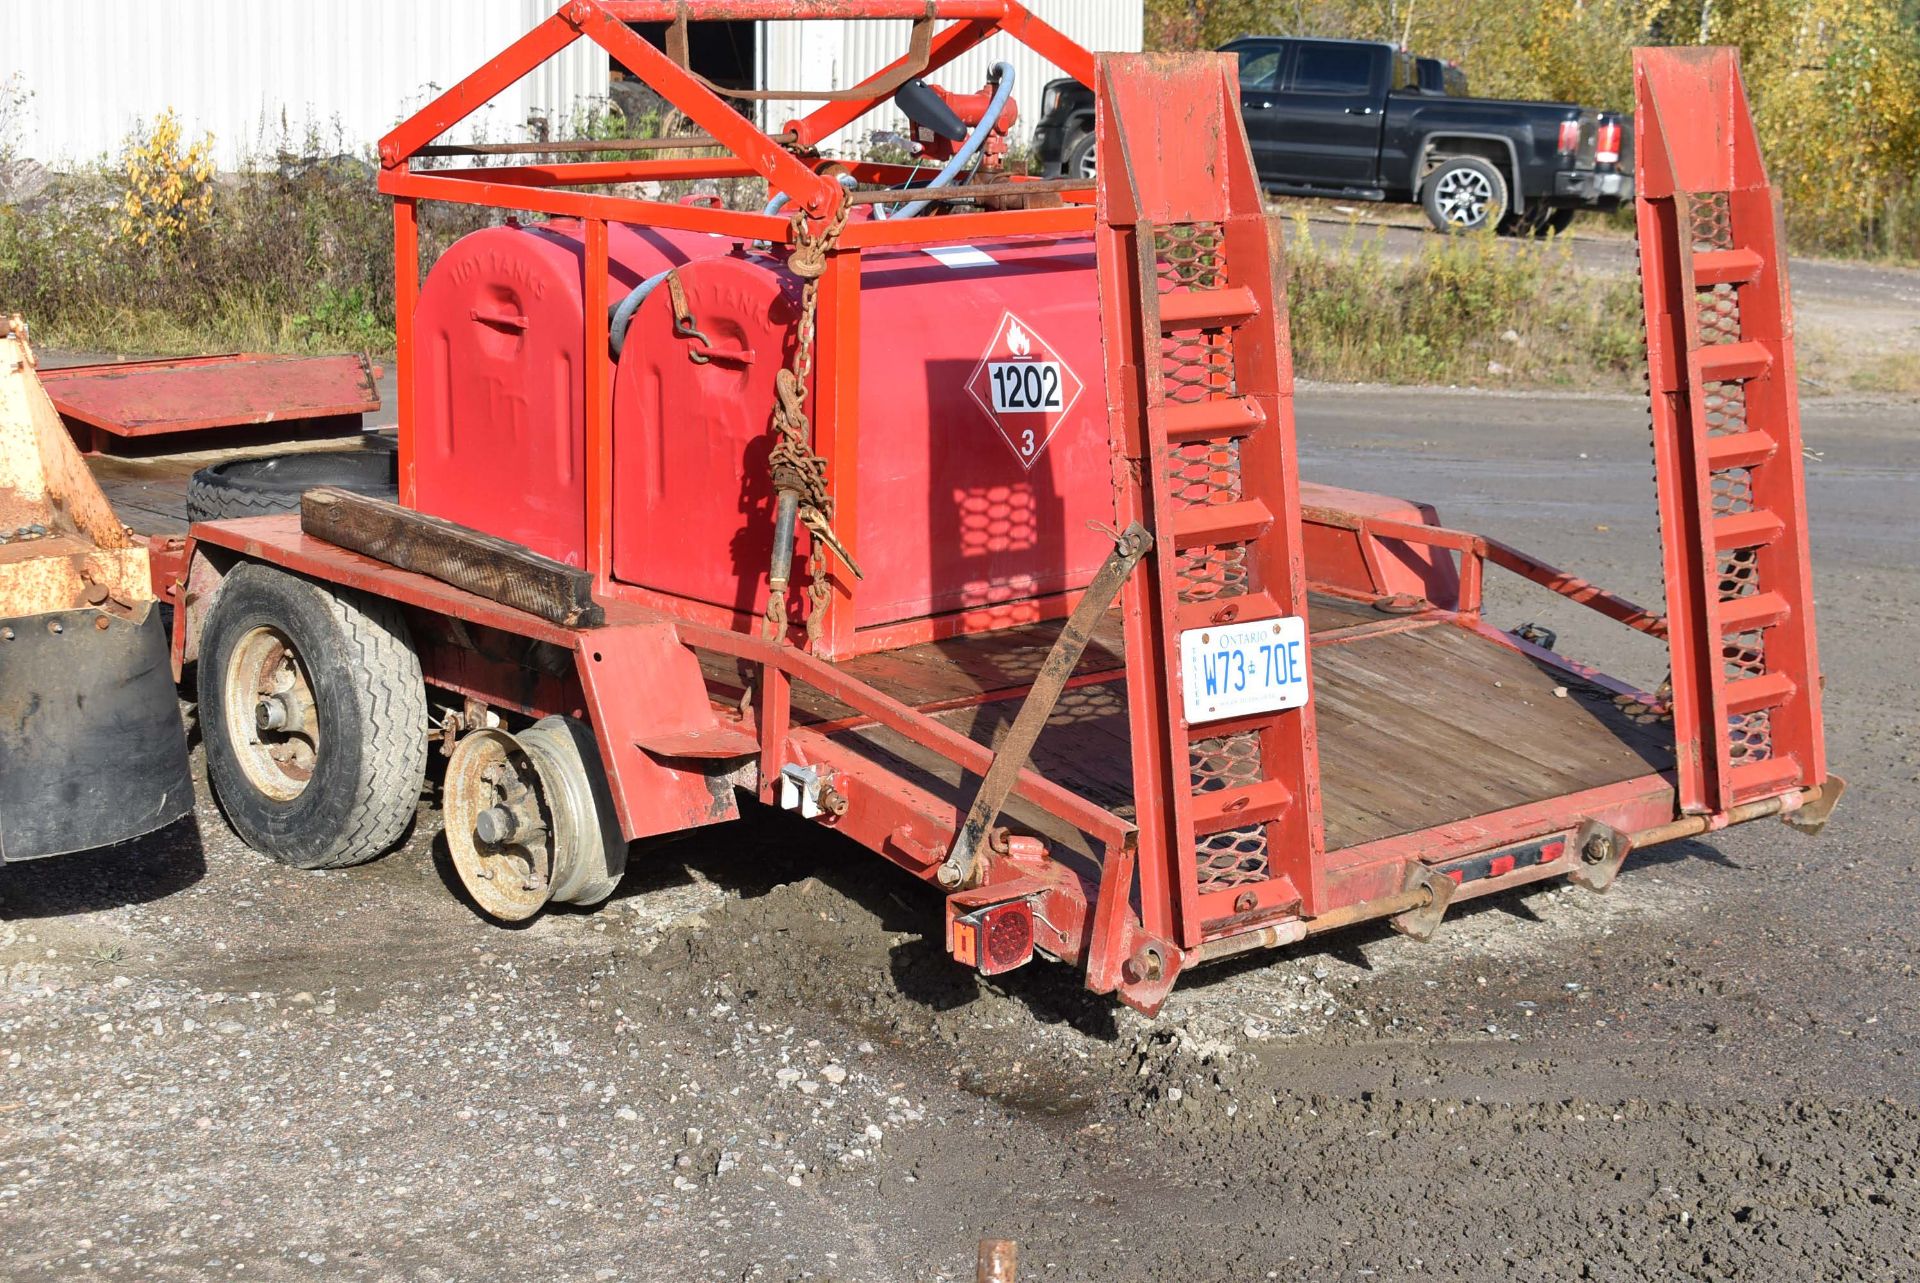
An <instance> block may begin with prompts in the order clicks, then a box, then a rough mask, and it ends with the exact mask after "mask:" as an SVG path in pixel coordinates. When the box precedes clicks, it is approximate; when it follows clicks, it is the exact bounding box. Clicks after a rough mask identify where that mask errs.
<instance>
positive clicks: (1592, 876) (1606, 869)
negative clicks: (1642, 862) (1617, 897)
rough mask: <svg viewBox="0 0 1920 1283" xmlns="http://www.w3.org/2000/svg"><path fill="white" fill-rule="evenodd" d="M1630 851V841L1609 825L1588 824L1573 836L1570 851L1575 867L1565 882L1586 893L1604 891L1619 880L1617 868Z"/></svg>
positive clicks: (1631, 848)
mask: <svg viewBox="0 0 1920 1283" xmlns="http://www.w3.org/2000/svg"><path fill="white" fill-rule="evenodd" d="M1631 850H1633V839H1632V838H1630V837H1628V836H1627V835H1626V834H1625V833H1622V832H1621V831H1620V830H1618V829H1616V828H1614V827H1613V826H1612V825H1609V824H1602V823H1601V822H1600V821H1598V820H1588V821H1587V822H1586V823H1585V824H1582V825H1581V826H1580V831H1579V832H1578V833H1576V834H1574V835H1573V851H1574V855H1575V856H1576V857H1578V859H1579V861H1580V862H1579V863H1578V864H1576V865H1575V866H1574V867H1573V871H1572V872H1571V873H1569V874H1567V881H1569V882H1571V883H1573V884H1574V885H1575V886H1577V887H1585V888H1586V889H1587V890H1589V891H1605V890H1607V889H1608V888H1610V887H1612V886H1613V880H1614V879H1615V878H1617V877H1619V876H1620V866H1621V865H1623V864H1625V863H1626V862H1627V853H1628V852H1629V851H1631Z"/></svg>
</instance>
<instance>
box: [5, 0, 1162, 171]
mask: <svg viewBox="0 0 1920 1283" xmlns="http://www.w3.org/2000/svg"><path fill="white" fill-rule="evenodd" d="M4 2H5V3H6V8H7V15H6V22H7V28H8V33H7V38H6V39H5V40H3V41H0V86H6V85H7V84H8V82H9V81H11V88H12V90H13V92H15V93H18V92H22V91H23V92H24V93H25V94H27V95H29V97H28V98H27V99H26V101H25V104H24V107H23V108H22V109H21V110H20V111H19V112H18V113H17V115H18V117H19V119H18V122H17V132H18V135H19V136H18V138H17V139H14V140H13V141H14V142H16V144H17V145H18V148H19V151H20V154H22V155H24V156H29V157H32V158H34V159H37V160H40V161H42V162H43V163H46V164H49V165H55V166H58V165H62V164H66V163H71V162H76V161H86V160H91V159H93V158H95V157H98V156H101V155H103V154H107V153H112V152H115V151H117V150H118V149H119V147H120V145H121V143H122V141H123V140H124V139H125V138H126V136H127V134H128V133H129V131H130V130H132V129H133V128H134V127H135V125H136V124H137V123H138V122H141V121H151V120H152V119H153V118H154V117H155V116H157V115H159V114H160V113H161V112H162V111H164V110H166V109H167V108H169V107H171V108H172V109H173V110H174V111H176V112H177V113H179V116H180V118H181V121H182V124H183V126H184V128H185V129H186V131H187V133H188V134H189V136H193V137H197V136H199V135H200V134H202V133H211V134H212V135H213V136H214V139H215V142H216V144H217V147H218V152H219V161H220V163H221V165H222V166H223V167H227V168H233V167H237V166H239V165H241V164H243V163H245V162H246V161H247V160H248V159H249V158H258V157H268V158H270V157H271V156H272V155H273V154H274V153H275V152H276V151H277V150H278V148H279V147H280V145H281V142H282V139H283V137H285V136H290V137H291V139H292V140H293V141H294V142H295V143H296V144H297V143H298V142H299V141H300V140H301V139H302V138H303V137H304V136H305V134H306V133H307V131H308V130H309V128H317V129H319V130H320V132H321V134H322V136H323V138H324V139H326V145H327V147H328V148H329V149H332V150H340V151H350V152H364V151H367V150H369V149H370V148H371V147H372V145H373V143H374V142H375V141H376V140H377V139H378V138H379V137H380V136H381V135H382V134H384V133H385V132H386V131H387V130H388V129H389V128H390V127H392V125H393V124H394V122H396V121H397V120H399V119H401V118H402V117H403V116H405V115H406V114H407V113H408V112H410V111H412V110H414V109H415V108H417V107H419V106H420V105H421V104H422V103H423V102H425V101H426V100H427V99H428V98H429V97H431V96H432V95H433V93H435V92H436V91H437V90H438V89H440V88H444V87H445V86H447V85H449V84H451V83H453V82H454V81H455V80H457V79H458V78H459V77H460V76H462V75H464V74H466V73H467V72H469V71H471V70H473V69H474V68H475V67H477V66H478V65H479V64H480V63H481V62H483V61H484V60H485V59H486V58H488V57H490V56H491V55H493V54H494V53H496V52H498V51H499V50H501V49H503V48H505V47H506V46H507V45H508V44H510V43H511V42H512V41H513V40H514V39H515V38H516V37H518V36H519V35H521V34H522V33H524V32H525V31H526V30H527V29H528V28H530V27H532V26H533V25H534V24H535V23H536V22H538V21H539V20H540V19H542V18H544V17H546V16H547V15H548V14H550V13H552V12H553V10H554V9H555V8H557V7H558V0H330V2H329V3H326V4H306V3H291V2H289V0H274V2H273V3H262V0H165V3H150V2H144V0H143V2H138V3H136V2H135V0H67V3H65V4H58V5H56V4H41V3H26V2H25V0H4ZM1029 4H1030V6H1031V7H1032V9H1033V10H1034V12H1036V13H1037V14H1038V15H1039V16H1040V17H1042V18H1043V19H1045V20H1046V21H1048V22H1051V23H1053V24H1054V25H1055V26H1057V27H1059V28H1061V29H1062V30H1063V31H1065V32H1066V33H1067V34H1068V35H1069V36H1072V37H1074V38H1075V39H1077V40H1079V41H1080V42H1081V43H1083V44H1086V45H1088V46H1089V47H1091V48H1093V49H1097V50H1135V49H1138V48H1140V43H1141V11H1142V8H1143V6H1142V3H1141V0H1029ZM714 27H731V28H736V30H733V31H730V32H725V33H724V36H723V37H722V38H723V39H724V41H725V43H726V45H727V46H728V48H729V49H730V51H731V54H730V56H732V57H734V58H736V59H738V60H739V64H740V68H741V70H740V73H739V78H740V79H745V78H747V77H748V76H751V78H752V79H753V80H754V81H756V82H757V84H758V86H759V87H767V88H780V89H804V88H814V87H843V86H845V85H847V84H850V83H852V82H853V81H855V80H857V79H858V78H860V77H862V76H865V75H868V74H870V73H872V72H874V71H876V70H878V69H879V68H880V67H881V66H883V65H884V64H885V63H886V62H888V61H890V60H891V59H892V58H894V57H897V56H898V55H899V54H901V53H904V52H905V50H906V41H907V30H908V24H906V23H903V22H902V23H893V22H878V23H876V22H814V23H727V24H709V26H708V29H709V30H711V29H712V28H714ZM701 29H702V28H701V27H700V26H696V27H695V28H694V30H695V32H696V34H697V33H699V32H700V31H701ZM700 57H701V48H700V46H699V45H698V44H696V46H695V48H694V58H695V62H696V65H698V62H699V59H700ZM998 59H1005V60H1006V61H1008V62H1010V63H1011V64H1012V65H1013V66H1014V68H1015V71H1016V75H1017V92H1016V99H1017V100H1018V102H1019V103H1020V105H1021V108H1022V111H1023V121H1024V123H1026V124H1031V122H1032V120H1033V118H1034V117H1035V116H1036V115H1037V114H1038V111H1039V102H1040V93H1039V91H1040V87H1041V86H1042V85H1043V84H1044V83H1045V82H1046V81H1047V80H1048V79H1050V78H1052V77H1054V76H1057V75H1059V74H1060V73H1059V71H1058V70H1057V69H1056V68H1053V67H1051V66H1049V65H1047V64H1046V63H1044V62H1043V61H1042V60H1041V59H1039V58H1037V57H1036V56H1034V55H1033V54H1031V53H1029V52H1028V51H1027V50H1026V49H1025V48H1024V47H1022V46H1019V45H1017V44H1015V43H1014V42H1012V41H1010V40H1008V39H1007V37H1005V36H996V37H994V39H993V40H992V41H990V42H988V44H987V45H985V46H983V47H982V48H981V49H979V50H976V51H974V52H973V53H971V54H969V55H968V56H967V57H966V58H963V59H962V60H960V61H959V62H958V63H956V64H955V65H953V66H952V67H950V68H948V69H946V70H944V71H942V72H941V73H940V74H939V75H938V76H936V77H933V79H935V81H936V82H937V83H940V84H944V85H946V86H947V87H948V88H952V89H958V90H963V91H966V92H972V91H973V90H976V89H978V88H979V87H980V85H981V84H982V83H983V81H984V79H985V75H986V69H987V67H988V66H989V65H990V64H991V63H992V62H994V61H995V60H998ZM749 69H750V70H749ZM611 71H612V68H611V67H610V64H609V61H608V58H607V56H606V54H605V53H603V52H602V51H601V50H600V49H599V48H598V47H596V46H594V45H592V44H590V43H589V42H586V41H581V42H578V43H576V44H575V45H573V46H572V47H571V48H570V49H568V50H567V51H566V52H564V53H563V54H561V55H560V56H559V57H558V58H555V59H553V60H552V61H550V62H549V63H548V64H547V65H546V66H545V67H544V68H542V69H541V70H540V71H539V72H538V73H536V74H535V75H533V76H530V77H528V78H527V79H526V80H525V81H523V82H521V83H520V84H519V85H517V86H515V87H514V88H513V89H512V90H510V91H509V92H508V93H506V94H505V95H503V96H502V97H501V98H500V99H499V100H498V101H497V102H496V103H495V104H494V105H492V106H491V107H489V108H487V109H486V110H484V111H483V112H481V113H480V114H479V115H478V116H476V117H475V118H474V119H473V121H472V122H470V124H469V125H468V126H467V127H465V128H463V129H462V130H461V131H459V132H458V133H457V134H456V135H455V137H456V138H473V137H481V138H486V139H491V140H493V141H513V140H519V139H522V138H525V137H527V136H528V135H527V129H528V126H529V122H530V121H532V120H535V119H541V118H543V119H545V120H546V121H548V122H550V123H551V124H552V126H553V127H554V129H555V130H556V131H563V130H564V129H565V128H566V125H567V123H568V122H569V121H571V120H573V119H574V118H575V117H576V115H577V113H579V112H580V111H581V110H582V109H584V108H586V107H588V106H590V105H592V104H593V103H594V102H595V101H596V100H598V99H601V98H603V97H604V96H605V95H606V93H607V86H608V80H609V76H610V74H611ZM715 78H716V80H719V77H718V76H716V77H715ZM722 83H724V82H722ZM735 83H738V81H737V80H736V81H735ZM806 108H807V105H806V104H802V103H785V102H779V103H771V104H767V106H766V107H765V109H764V110H765V114H766V115H767V116H768V117H778V119H776V120H774V121H773V124H774V125H775V126H776V127H777V125H778V124H779V123H780V121H781V120H784V119H787V118H790V117H792V116H795V115H800V114H803V113H804V111H805V110H806ZM883 123H891V122H883ZM870 127H871V126H868V128H870ZM862 133H863V134H864V128H863V130H862ZM839 141H840V142H841V143H842V145H851V144H852V143H854V142H855V141H856V140H853V139H842V140H839Z"/></svg>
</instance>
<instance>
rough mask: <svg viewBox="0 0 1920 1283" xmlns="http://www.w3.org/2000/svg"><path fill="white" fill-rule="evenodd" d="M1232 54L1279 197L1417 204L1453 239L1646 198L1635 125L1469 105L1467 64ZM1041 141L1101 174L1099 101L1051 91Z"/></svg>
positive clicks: (1586, 112) (1340, 52)
mask: <svg viewBox="0 0 1920 1283" xmlns="http://www.w3.org/2000/svg"><path fill="white" fill-rule="evenodd" d="M1221 52H1223V53H1231V54H1235V55H1237V56H1238V57H1239V59H1240V110H1241V114H1242V115H1243V116H1244V118H1245V120H1246V123H1247V135H1248V138H1249V139H1250V141H1251V142H1252V144H1253V160H1254V164H1255V166H1256V167H1258V169H1259V171H1260V177H1261V180H1262V181H1263V182H1264V183H1265V184H1266V186H1267V188H1268V189H1269V190H1270V191H1273V192H1276V193H1280V194H1283V195H1290V196H1332V197H1337V198H1341V199H1345V200H1370V201H1401V202H1405V203H1407V204H1418V205H1421V206H1423V207H1424V208H1425V210H1426V213H1427V218H1428V219H1429V220H1431V221H1432V223H1433V225H1434V226H1435V227H1436V228H1438V229H1440V230H1441V231H1445V232H1457V231H1473V230H1477V229H1479V228H1482V227H1486V226H1489V225H1492V226H1494V227H1496V228H1498V229H1499V230H1500V231H1503V232H1508V233H1512V234H1535V235H1538V234H1544V233H1545V232H1546V231H1548V230H1555V231H1563V230H1565V229H1566V227H1567V225H1568V224H1570V223H1571V222H1572V221H1573V216H1574V214H1575V213H1576V212H1577V211H1579V210H1582V209H1594V210H1610V209H1612V208H1614V207H1615V206H1617V205H1618V204H1619V203H1620V202H1622V201H1624V200H1628V199H1631V198H1632V196H1633V164H1632V157H1631V156H1630V155H1628V154H1627V149H1628V148H1629V147H1630V146H1631V138H1632V130H1631V128H1630V127H1629V126H1630V122H1629V120H1628V118H1627V117H1625V116H1621V115H1616V114H1613V113H1610V112H1602V111H1595V110H1592V109H1589V108H1584V107H1576V106H1571V105H1569V104H1567V103H1551V102H1513V101H1508V100H1505V99H1498V98H1472V97H1467V96H1465V94H1464V89H1465V77H1464V76H1462V75H1459V73H1458V69H1457V68H1449V67H1447V66H1445V65H1444V64H1439V63H1437V62H1435V61H1434V60H1432V59H1425V58H1415V57H1413V56H1412V55H1411V54H1407V53H1404V52H1402V51H1401V50H1399V49H1396V48H1394V47H1393V46H1392V45H1386V44H1375V43H1373V42H1370V41H1363V40H1307V39H1297V38H1292V37H1278V36H1247V37H1243V38H1242V39H1239V40H1236V41H1234V42H1233V43H1231V44H1229V45H1227V46H1226V47H1225V48H1224V49H1223V50H1222V51H1221ZM1448 72H1452V73H1453V74H1447V73H1448ZM1034 143H1035V148H1036V150H1037V152H1038V153H1039V160H1040V163H1041V166H1042V169H1043V172H1044V173H1046V174H1049V175H1067V176H1080V177H1090V176H1091V175H1092V172H1093V165H1094V159H1093V156H1094V152H1093V91H1092V90H1090V89H1088V88H1086V87H1085V86H1083V85H1081V84H1079V83H1078V82H1076V81H1072V80H1056V81H1053V82H1052V83H1050V84H1049V85H1048V86H1047V88H1046V92H1045V98H1044V102H1043V104H1042V116H1041V120H1040V123H1039V125H1038V127H1037V128H1036V130H1035V133H1034Z"/></svg>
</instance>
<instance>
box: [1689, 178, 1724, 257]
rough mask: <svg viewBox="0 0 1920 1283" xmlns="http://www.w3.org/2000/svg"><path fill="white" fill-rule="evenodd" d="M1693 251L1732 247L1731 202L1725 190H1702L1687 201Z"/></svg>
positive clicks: (1699, 251)
mask: <svg viewBox="0 0 1920 1283" xmlns="http://www.w3.org/2000/svg"><path fill="white" fill-rule="evenodd" d="M1687 226H1688V231H1689V232H1690V233H1691V234H1692V237H1693V252H1694V253H1696V254H1698V253H1701V252H1702V251H1705V250H1713V249H1732V248H1733V202H1732V200H1731V198H1730V197H1729V196H1728V195H1727V193H1726V192H1702V193H1700V194H1698V195H1695V196H1692V197H1690V198H1689V199H1688V201H1687Z"/></svg>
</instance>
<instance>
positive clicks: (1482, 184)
mask: <svg viewBox="0 0 1920 1283" xmlns="http://www.w3.org/2000/svg"><path fill="white" fill-rule="evenodd" d="M1433 198H1434V204H1436V205H1438V206H1439V207H1440V216H1441V217H1442V218H1444V219H1446V220H1447V221H1448V222H1449V223H1452V224H1453V225H1454V226H1455V227H1472V226H1475V225H1476V224H1479V223H1481V222H1484V221H1485V220H1486V217H1487V211H1488V210H1489V209H1491V208H1492V207H1493V184H1492V183H1491V182H1489V181H1488V180H1487V176H1486V175H1485V174H1483V173H1481V172H1480V171H1479V170H1477V169H1455V170H1452V171H1450V172H1448V173H1445V174H1442V175H1441V176H1440V182H1439V185H1438V186H1437V187H1435V188H1434V193H1433Z"/></svg>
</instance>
